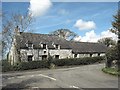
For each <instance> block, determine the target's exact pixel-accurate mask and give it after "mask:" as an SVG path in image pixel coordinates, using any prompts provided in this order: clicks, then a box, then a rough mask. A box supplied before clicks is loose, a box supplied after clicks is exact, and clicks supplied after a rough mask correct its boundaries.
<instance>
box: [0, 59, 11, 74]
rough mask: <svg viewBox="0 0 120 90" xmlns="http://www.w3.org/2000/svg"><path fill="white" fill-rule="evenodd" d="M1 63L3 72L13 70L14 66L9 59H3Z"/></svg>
mask: <svg viewBox="0 0 120 90" xmlns="http://www.w3.org/2000/svg"><path fill="white" fill-rule="evenodd" d="M1 64H2V72H7V71H11V70H12V66H11V65H10V63H9V62H8V60H2V61H1Z"/></svg>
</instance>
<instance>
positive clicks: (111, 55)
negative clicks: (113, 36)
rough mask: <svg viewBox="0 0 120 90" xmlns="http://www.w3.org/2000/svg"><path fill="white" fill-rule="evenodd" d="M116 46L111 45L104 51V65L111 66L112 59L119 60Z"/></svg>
mask: <svg viewBox="0 0 120 90" xmlns="http://www.w3.org/2000/svg"><path fill="white" fill-rule="evenodd" d="M117 47H118V46H117V45H116V46H112V47H110V48H109V49H108V50H107V52H106V58H107V62H106V67H111V66H112V61H113V60H119V57H118V48H117Z"/></svg>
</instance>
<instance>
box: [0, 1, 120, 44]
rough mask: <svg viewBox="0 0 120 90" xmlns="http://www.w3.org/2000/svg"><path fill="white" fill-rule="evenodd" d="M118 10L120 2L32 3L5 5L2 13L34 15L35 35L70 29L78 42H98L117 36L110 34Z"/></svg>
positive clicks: (10, 3) (33, 28)
mask: <svg viewBox="0 0 120 90" xmlns="http://www.w3.org/2000/svg"><path fill="white" fill-rule="evenodd" d="M117 9H118V3H117V2H51V1H50V0H44V1H43V0H41V1H40V0H30V2H3V4H2V11H3V12H5V13H7V14H8V17H10V16H11V14H12V13H18V12H21V13H23V14H25V13H26V12H28V13H32V17H33V18H35V21H34V22H33V23H32V25H31V26H32V27H31V29H32V30H33V31H34V32H35V33H43V34H48V33H49V32H51V31H55V30H57V29H61V28H63V29H70V30H71V31H73V32H75V33H77V34H78V35H79V36H78V37H76V38H75V40H77V41H83V42H97V40H98V39H100V38H104V37H112V38H113V39H115V40H116V39H117V36H116V35H114V34H113V33H111V32H109V29H110V28H111V27H112V25H111V22H112V21H113V20H114V19H113V15H115V14H116V12H117Z"/></svg>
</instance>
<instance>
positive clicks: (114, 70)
mask: <svg viewBox="0 0 120 90" xmlns="http://www.w3.org/2000/svg"><path fill="white" fill-rule="evenodd" d="M102 71H103V72H105V73H107V74H111V75H115V76H120V72H119V71H118V69H117V68H103V69H102Z"/></svg>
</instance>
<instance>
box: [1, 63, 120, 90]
mask: <svg viewBox="0 0 120 90" xmlns="http://www.w3.org/2000/svg"><path fill="white" fill-rule="evenodd" d="M103 67H104V64H95V65H85V66H77V67H72V68H61V69H50V70H28V71H22V72H11V73H4V74H3V76H2V81H3V88H17V89H37V88H76V89H80V90H84V89H83V88H118V78H117V77H116V76H112V75H109V74H105V73H103V72H102V71H101V69H102V68H103Z"/></svg>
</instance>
